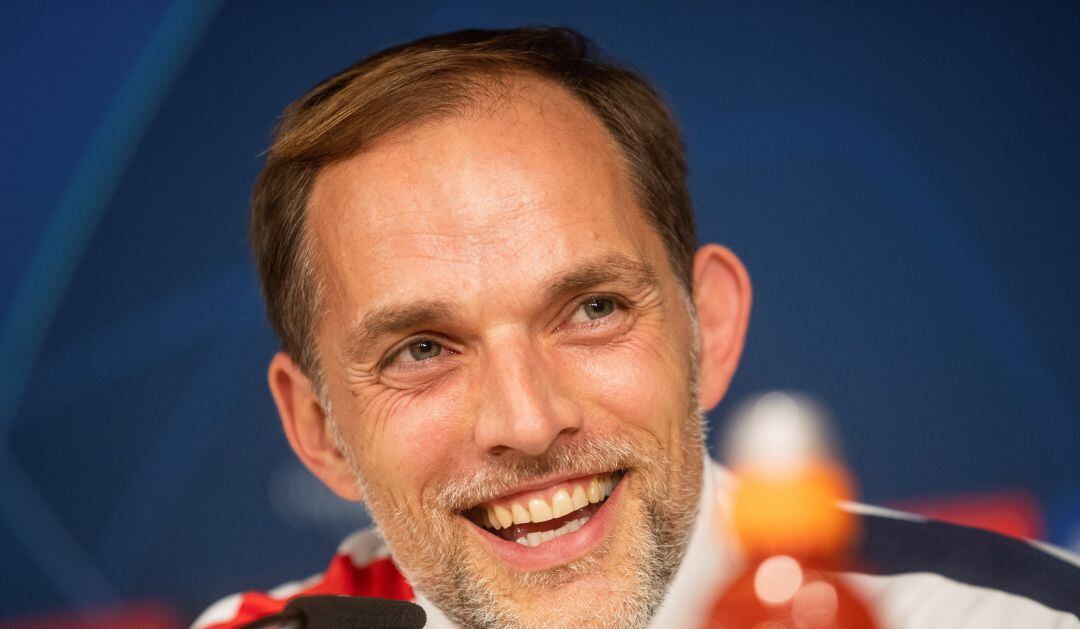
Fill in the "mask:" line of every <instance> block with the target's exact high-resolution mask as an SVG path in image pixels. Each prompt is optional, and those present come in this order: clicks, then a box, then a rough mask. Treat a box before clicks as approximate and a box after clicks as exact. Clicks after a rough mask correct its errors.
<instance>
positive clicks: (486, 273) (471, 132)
mask: <svg viewBox="0 0 1080 629" xmlns="http://www.w3.org/2000/svg"><path fill="white" fill-rule="evenodd" d="M308 227H309V229H310V232H311V235H312V236H313V240H314V246H315V250H316V254H317V258H318V272H319V273H320V274H321V279H323V280H324V284H325V285H326V289H327V290H326V295H325V297H326V299H327V302H328V303H327V306H328V309H329V311H330V312H328V314H330V315H332V314H333V311H335V310H339V309H340V310H342V311H343V312H353V311H356V310H357V309H362V308H364V307H366V306H370V305H374V304H376V303H378V302H386V301H387V300H392V299H406V298H413V299H416V298H421V297H423V298H427V299H430V298H432V297H436V296H438V297H456V298H458V299H467V298H468V297H469V296H470V295H475V294H477V293H479V292H480V291H484V290H491V289H500V290H514V289H517V290H521V288H523V287H525V286H529V285H530V283H531V282H532V281H538V280H539V279H540V278H546V277H549V276H550V273H551V272H552V271H557V270H558V269H557V268H555V267H558V266H560V265H563V266H567V265H572V264H573V262H574V261H575V260H577V259H582V258H586V257H589V258H595V257H596V256H598V255H606V254H608V253H612V252H619V253H624V254H627V255H631V256H634V257H638V258H646V259H647V258H650V257H652V256H654V255H655V254H657V253H658V252H657V251H656V249H657V248H658V247H660V245H659V238H658V237H657V236H656V235H655V234H653V232H652V230H651V229H649V228H648V227H647V225H646V223H645V221H644V219H643V217H642V214H641V212H640V210H639V209H638V205H637V202H636V200H635V198H634V194H633V190H632V186H631V185H630V183H629V181H628V179H627V177H626V175H625V173H624V168H623V165H622V163H621V160H620V158H619V153H618V151H617V149H616V148H615V146H614V142H613V140H612V139H611V136H610V135H609V134H608V133H607V131H606V129H605V128H604V127H603V124H602V123H601V122H600V121H599V119H597V118H596V116H595V115H594V114H592V113H591V111H589V110H588V108H587V107H585V106H584V105H583V104H581V103H580V102H578V101H577V100H576V99H575V98H574V97H573V96H572V95H570V94H569V93H567V92H566V91H565V90H563V89H561V88H559V87H557V86H554V85H553V84H550V83H548V82H546V81H543V80H535V81H532V82H529V83H523V84H520V85H517V86H516V87H515V89H514V90H513V91H512V93H510V94H508V95H506V96H505V97H503V98H500V99H499V100H498V101H496V102H493V103H489V104H488V105H486V106H483V107H478V108H476V109H475V110H474V111H472V112H471V113H469V114H468V115H463V116H460V117H453V118H449V119H437V120H431V121H428V122H424V123H422V124H418V125H415V126H412V127H409V128H406V129H403V130H399V131H397V132H395V133H393V134H391V135H389V136H387V137H385V138H383V139H382V140H381V141H380V142H379V143H378V144H377V145H376V146H375V147H373V148H372V149H370V150H367V151H365V152H363V153H361V154H359V155H357V156H355V157H352V158H350V159H348V160H345V161H342V162H339V163H336V164H334V165H331V166H329V167H327V168H325V169H324V170H323V171H322V172H320V174H319V176H318V177H317V179H316V182H315V185H314V187H313V189H312V194H311V198H310V200H309V210H308ZM661 258H663V256H662V255H661ZM436 293H437V295H436Z"/></svg>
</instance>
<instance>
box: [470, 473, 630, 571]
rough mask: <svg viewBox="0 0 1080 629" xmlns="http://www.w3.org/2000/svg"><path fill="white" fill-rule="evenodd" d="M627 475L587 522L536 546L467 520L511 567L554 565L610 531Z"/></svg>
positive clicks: (530, 568)
mask: <svg viewBox="0 0 1080 629" xmlns="http://www.w3.org/2000/svg"><path fill="white" fill-rule="evenodd" d="M626 478H627V476H626V475H623V478H622V480H620V481H619V484H618V485H616V486H615V489H614V491H612V492H611V495H610V496H608V499H607V500H605V501H604V504H602V505H600V508H599V509H597V511H596V513H595V514H593V516H592V517H591V518H589V521H588V522H586V523H585V525H584V526H582V527H581V528H580V529H578V530H576V531H574V532H573V533H566V534H565V535H561V536H559V537H556V538H555V539H553V540H551V541H549V542H544V543H543V544H540V545H539V546H537V547H535V548H530V547H528V546H524V545H522V544H519V543H517V542H514V541H509V540H505V539H503V538H501V537H499V536H497V535H494V534H492V533H489V532H487V531H485V530H484V529H482V528H480V527H479V526H477V525H476V524H475V523H473V522H472V521H471V520H469V519H468V518H465V521H466V522H468V523H469V526H470V528H471V529H472V533H473V534H474V535H475V536H477V537H478V538H479V539H480V542H481V543H483V544H484V545H486V546H487V547H488V548H490V549H491V552H493V553H494V554H495V555H496V556H498V557H499V558H500V559H502V560H503V561H504V562H505V563H507V564H509V565H510V566H511V567H513V568H516V569H518V570H527V571H533V570H545V569H547V568H554V567H555V566H561V565H564V564H567V563H570V562H571V561H574V560H575V559H578V558H580V557H583V556H585V555H586V554H588V553H589V552H590V551H592V550H593V549H594V548H596V547H597V546H599V545H600V543H601V542H603V541H604V539H605V538H606V537H607V536H608V535H609V534H610V533H611V529H612V527H613V526H614V517H615V516H614V513H615V509H616V507H617V506H618V503H619V501H620V498H621V497H622V487H623V485H624V484H625V483H626Z"/></svg>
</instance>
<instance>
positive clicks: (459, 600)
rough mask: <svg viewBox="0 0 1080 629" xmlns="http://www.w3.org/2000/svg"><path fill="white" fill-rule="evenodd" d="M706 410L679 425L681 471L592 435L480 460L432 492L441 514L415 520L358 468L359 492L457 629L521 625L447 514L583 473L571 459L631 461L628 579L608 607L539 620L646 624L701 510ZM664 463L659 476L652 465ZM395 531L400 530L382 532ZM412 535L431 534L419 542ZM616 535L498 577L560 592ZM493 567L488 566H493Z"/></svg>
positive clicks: (595, 565)
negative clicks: (549, 477) (555, 562)
mask: <svg viewBox="0 0 1080 629" xmlns="http://www.w3.org/2000/svg"><path fill="white" fill-rule="evenodd" d="M701 421H702V414H701V413H700V412H699V411H698V412H695V413H693V416H692V417H691V418H688V421H687V422H686V425H684V431H685V433H686V434H684V435H683V441H682V443H683V448H682V452H681V454H682V461H681V463H682V464H683V465H682V468H688V469H682V468H680V467H679V466H678V465H677V464H676V462H674V461H668V460H666V457H665V459H664V460H657V459H656V458H655V457H653V456H650V455H649V454H647V453H644V452H642V451H641V448H640V447H638V446H635V445H634V444H632V443H629V442H610V441H596V442H587V443H585V444H582V445H577V446H569V447H566V448H562V449H560V450H558V451H555V452H552V453H550V454H549V455H545V456H542V457H538V458H529V459H519V460H517V461H516V462H503V463H500V464H499V466H497V467H491V468H483V469H481V470H480V471H478V472H477V473H476V474H475V475H473V476H472V477H470V478H468V479H464V480H459V481H454V482H451V483H449V484H447V485H446V486H445V487H443V488H442V489H441V490H440V491H438V492H437V494H436V496H435V497H434V499H433V500H432V501H431V502H432V503H434V504H436V505H438V507H439V510H438V511H439V513H432V514H430V515H431V517H430V518H428V519H426V520H425V521H423V522H418V521H416V519H415V518H413V517H411V516H410V515H409V514H408V513H407V512H406V511H405V510H404V509H401V508H398V507H397V506H395V505H390V504H387V503H384V502H383V501H382V500H381V494H380V493H379V492H372V491H371V489H373V488H372V487H369V486H368V485H367V484H366V483H364V482H363V477H362V476H360V475H357V484H358V486H359V488H360V490H361V491H362V492H363V494H362V495H364V496H367V497H368V501H369V508H370V509H371V512H372V514H373V515H374V516H375V521H376V523H377V526H379V528H380V531H381V532H382V534H383V538H384V539H386V541H387V543H388V545H390V547H391V550H392V551H393V553H394V555H395V556H396V557H397V558H398V560H399V561H401V560H405V559H407V560H406V561H401V562H400V563H398V566H399V568H400V569H401V570H402V572H403V573H404V574H405V576H406V578H407V579H408V580H409V582H410V583H411V584H412V585H413V586H414V587H415V588H416V589H417V591H419V592H421V593H423V594H424V596H426V597H427V598H428V599H429V600H431V601H432V602H433V603H434V604H435V605H436V606H437V607H438V608H439V609H440V610H441V611H442V612H443V613H445V614H446V615H447V616H448V617H449V618H451V619H452V620H454V621H455V622H457V623H458V624H460V625H461V626H463V627H476V628H487V627H492V628H493V627H527V626H535V625H534V624H530V623H536V622H539V621H538V620H536V619H533V620H531V621H530V620H527V619H522V618H520V617H519V615H518V613H517V611H516V610H515V605H514V604H513V597H512V596H511V594H512V593H511V592H508V591H506V590H505V589H504V587H505V586H500V584H499V581H498V580H497V579H495V578H492V576H491V575H490V574H484V572H483V567H482V566H480V565H477V563H476V562H475V560H474V559H473V558H472V557H470V555H469V554H468V550H467V546H466V545H465V544H462V543H461V539H460V534H461V531H460V523H457V522H454V518H457V517H459V516H456V515H448V514H453V513H457V512H459V511H460V510H461V509H463V508H466V507H468V506H471V505H475V504H478V503H480V502H483V501H485V500H487V499H488V498H490V497H491V496H492V495H498V494H499V493H500V492H501V491H503V490H504V487H512V486H514V485H515V484H516V483H520V482H524V481H525V480H528V479H531V478H536V477H539V476H543V475H545V474H548V473H551V472H553V471H560V472H561V471H567V470H570V471H584V472H586V473H588V470H580V469H578V468H577V467H575V466H580V465H581V464H582V462H588V463H589V464H590V465H592V466H594V468H593V470H592V471H596V470H597V469H615V468H618V469H630V470H637V471H639V472H641V473H638V474H635V475H634V482H636V483H638V484H639V486H640V490H639V492H638V496H639V498H640V499H641V500H642V513H641V514H640V516H641V517H640V523H641V526H639V527H638V528H636V529H635V531H636V532H637V535H636V537H638V539H636V540H634V543H633V544H632V546H631V548H630V554H629V556H628V557H626V559H625V566H626V570H627V572H625V573H623V574H626V575H627V576H628V578H629V580H630V582H631V585H630V587H629V588H628V589H627V590H626V591H624V592H620V593H619V596H613V597H611V598H612V599H613V600H612V601H610V603H609V605H608V606H607V607H597V606H592V605H582V606H580V607H582V608H581V609H577V608H576V609H574V610H567V611H571V613H570V614H569V615H567V614H561V615H560V614H552V615H550V616H548V617H547V618H545V619H544V621H543V624H544V626H545V627H557V626H559V625H560V623H561V622H566V623H567V625H568V626H596V627H644V626H645V625H647V624H648V622H649V620H650V619H651V618H652V616H653V615H654V614H655V613H656V611H657V609H658V608H659V606H660V604H661V603H662V602H663V599H664V597H665V595H666V593H667V588H668V586H669V585H670V583H671V581H672V579H673V578H674V575H675V573H676V571H677V570H678V567H679V565H680V564H681V562H682V558H683V555H684V553H685V551H686V547H687V544H688V542H689V538H690V534H691V532H692V530H693V525H694V522H695V520H696V516H697V505H698V498H699V495H700V491H701V476H700V474H701V469H702V461H703V456H704V450H703V435H702V423H701ZM660 470H666V472H667V473H665V474H650V473H649V471H654V472H655V471H660ZM394 531H396V532H397V533H398V534H397V535H387V533H392V532H394ZM415 542H428V543H427V544H425V545H424V547H422V548H421V547H419V546H418V545H417V544H416V543H415ZM614 542H615V540H614V539H611V538H609V539H607V540H605V541H604V542H603V543H602V544H601V546H600V547H599V548H597V549H596V550H594V551H593V552H592V553H590V554H589V555H588V556H586V557H583V558H582V559H579V560H578V561H575V562H573V563H571V564H568V565H565V566H559V567H556V568H553V569H550V570H544V571H538V572H532V573H526V574H514V575H510V574H509V573H504V574H503V576H504V577H508V578H504V579H503V583H507V582H509V583H512V584H513V585H512V586H511V587H514V588H528V589H533V590H546V591H547V592H549V593H551V594H552V595H553V597H557V596H558V591H559V589H560V588H561V587H573V585H572V584H573V582H574V581H575V580H576V579H577V578H578V577H580V576H583V575H587V574H591V573H594V572H595V571H596V570H598V569H599V567H600V565H601V563H600V561H601V559H602V558H603V557H605V556H607V555H608V554H609V553H610V551H611V547H612V545H613V544H614ZM489 569H490V568H489Z"/></svg>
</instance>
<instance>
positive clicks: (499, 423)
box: [475, 337, 582, 456]
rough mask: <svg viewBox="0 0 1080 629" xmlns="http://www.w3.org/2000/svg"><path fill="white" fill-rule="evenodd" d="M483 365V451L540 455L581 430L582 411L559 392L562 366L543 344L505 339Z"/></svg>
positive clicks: (479, 431) (478, 427)
mask: <svg viewBox="0 0 1080 629" xmlns="http://www.w3.org/2000/svg"><path fill="white" fill-rule="evenodd" d="M484 363H485V364H484V368H483V371H484V377H483V378H482V380H481V382H480V390H479V391H478V392H477V399H478V400H479V409H478V410H479V412H478V414H477V421H476V424H475V439H476V443H477V445H478V446H479V447H480V448H481V449H482V450H483V451H484V452H488V453H490V454H495V455H500V454H503V453H507V452H510V451H515V452H518V453H520V454H525V455H530V456H539V455H541V454H543V453H544V452H546V451H547V450H548V448H550V447H551V446H552V444H553V443H555V441H556V440H557V439H558V438H559V437H560V436H561V435H571V434H573V433H574V432H576V431H577V430H578V429H580V428H581V424H582V413H581V409H580V407H579V406H578V405H577V404H576V403H575V402H573V401H572V400H571V399H570V398H568V397H567V396H566V395H565V391H562V390H561V387H560V385H559V379H560V377H559V376H560V375H561V374H560V373H559V372H558V371H557V370H558V365H557V364H555V361H552V360H547V359H546V358H545V356H543V355H542V352H541V351H540V350H539V348H537V347H535V346H534V345H532V344H530V343H529V342H528V341H525V340H524V339H522V338H520V337H518V338H517V339H504V340H503V342H501V343H499V344H498V346H497V347H494V346H493V347H492V348H491V351H490V353H489V355H488V356H487V359H486V360H485V361H484Z"/></svg>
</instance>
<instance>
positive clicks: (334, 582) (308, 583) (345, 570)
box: [192, 529, 414, 629]
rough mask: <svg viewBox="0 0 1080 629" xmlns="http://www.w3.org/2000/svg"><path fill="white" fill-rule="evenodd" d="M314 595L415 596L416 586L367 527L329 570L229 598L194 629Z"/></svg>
mask: <svg viewBox="0 0 1080 629" xmlns="http://www.w3.org/2000/svg"><path fill="white" fill-rule="evenodd" d="M314 594H346V595H350V596H374V597H379V598H392V599H397V600H413V599H414V594H413V590H412V587H411V586H410V585H409V583H408V581H406V580H405V577H404V576H402V574H401V573H400V572H399V571H398V569H397V567H396V566H395V565H394V563H393V561H392V560H391V559H390V552H389V550H388V549H387V547H386V544H385V542H383V540H382V538H381V537H380V536H379V534H378V533H376V532H375V531H374V530H373V529H364V530H362V531H358V532H356V533H353V534H352V535H350V536H349V537H347V538H346V539H345V541H343V542H342V543H341V545H340V546H338V549H337V551H336V552H335V553H334V556H333V558H332V559H331V560H330V565H329V566H328V567H327V569H326V571H325V572H320V573H318V574H315V575H313V576H311V577H308V578H307V579H303V580H300V581H293V582H290V583H286V584H284V585H281V586H278V587H276V588H274V589H272V590H270V591H268V592H244V593H241V594H233V595H232V596H228V597H226V598H223V599H221V600H220V601H218V602H216V603H214V604H213V605H211V606H210V607H209V608H207V610H206V611H204V612H203V613H202V614H201V615H200V616H199V618H198V619H196V621H195V623H194V624H193V625H192V629H228V628H232V627H239V626H242V625H243V624H245V623H249V622H251V621H253V620H256V619H258V618H261V617H263V616H267V615H270V614H276V613H278V612H279V611H281V610H282V609H283V608H284V607H285V605H286V604H287V603H288V602H289V601H290V600H292V599H293V598H295V597H297V596H308V595H314Z"/></svg>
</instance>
